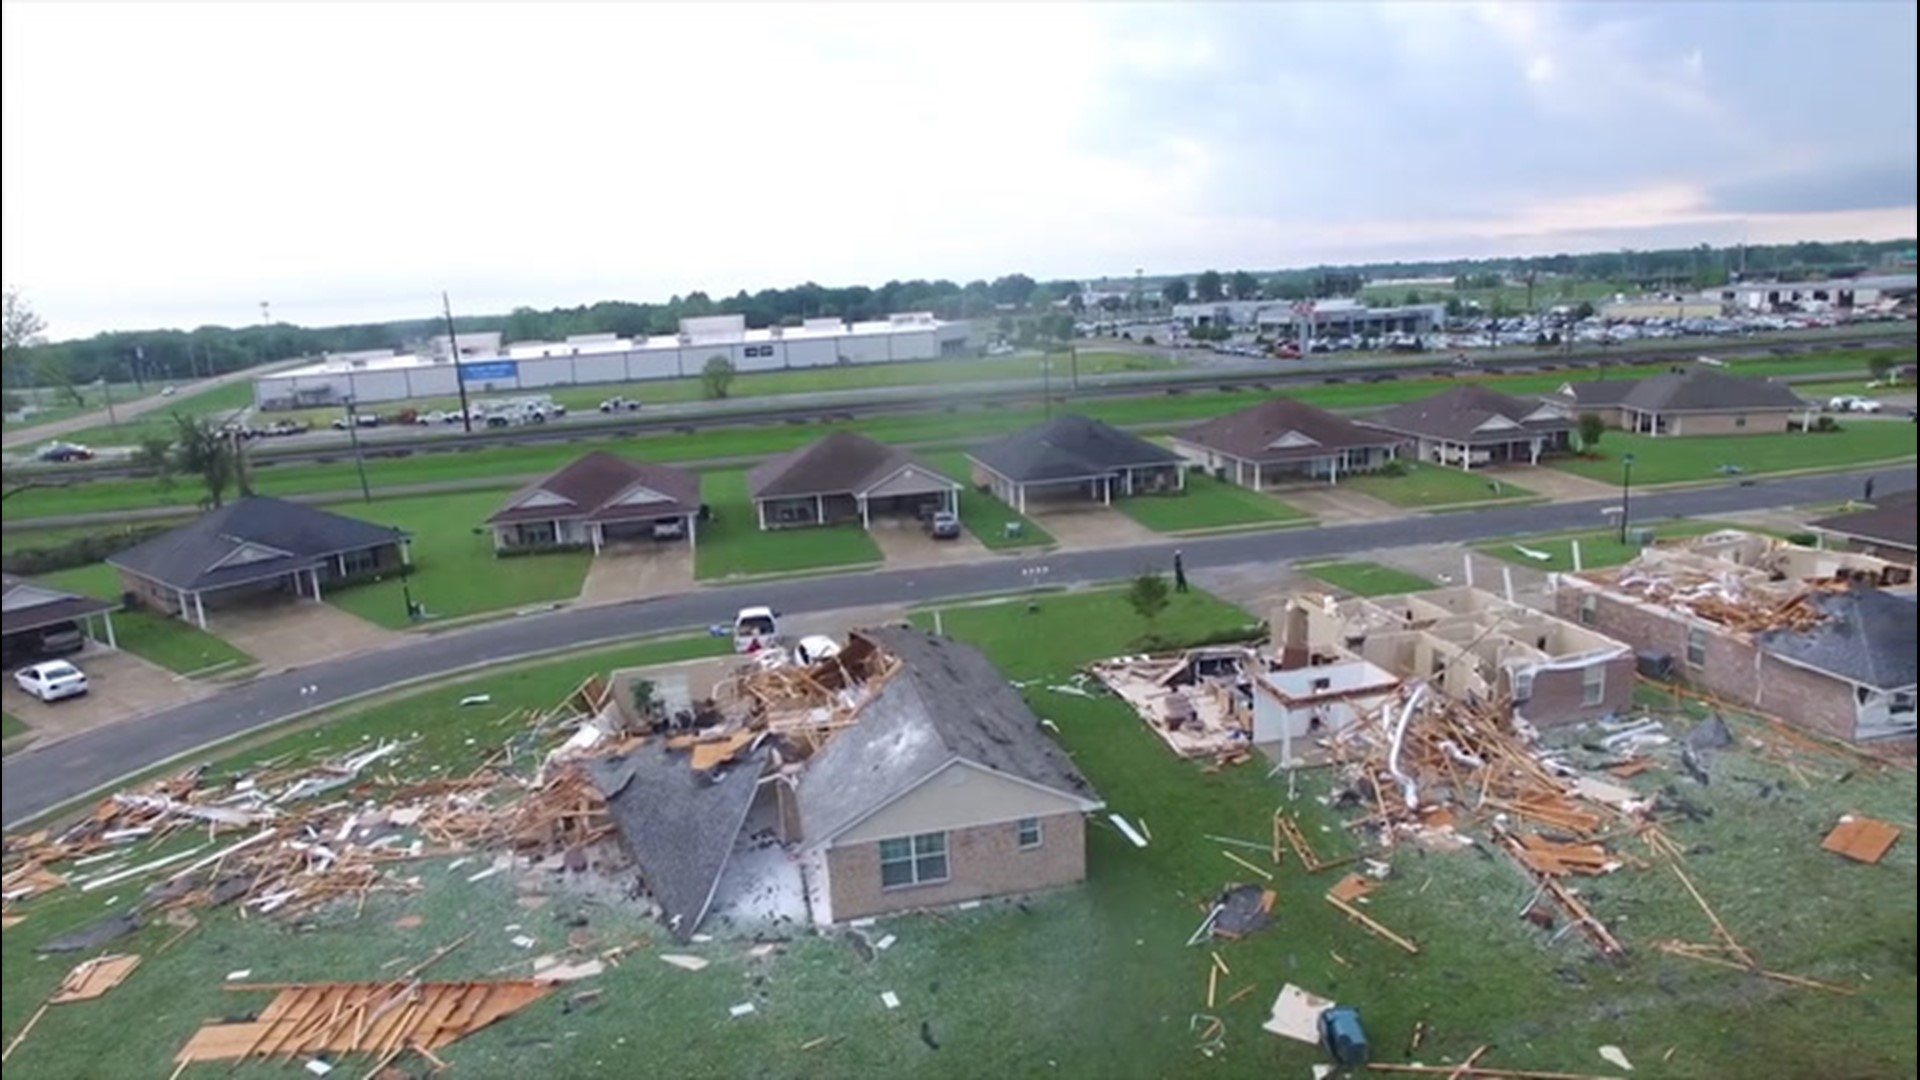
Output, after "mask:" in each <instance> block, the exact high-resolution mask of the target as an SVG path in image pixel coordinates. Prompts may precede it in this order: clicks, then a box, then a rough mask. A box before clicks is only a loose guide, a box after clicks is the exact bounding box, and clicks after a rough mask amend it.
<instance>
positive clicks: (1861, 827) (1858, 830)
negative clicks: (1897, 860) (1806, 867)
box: [1820, 815, 1900, 865]
mask: <svg viewBox="0 0 1920 1080" xmlns="http://www.w3.org/2000/svg"><path fill="white" fill-rule="evenodd" d="M1899 839H1900V830H1899V829H1897V828H1895V827H1894V826H1892V825H1889V824H1887V823H1886V822H1884V821H1875V820H1874V819H1873V818H1869V817H1858V816H1855V815H1848V816H1846V817H1843V818H1841V819H1840V824H1838V825H1836V826H1834V829H1833V831H1832V832H1830V833H1828V834H1827V838H1826V839H1825V840H1823V841H1821V843H1820V846H1821V847H1822V848H1824V849H1825V850H1827V851H1831V852H1833V853H1834V854H1835V855H1840V856H1844V857H1845V858H1849V859H1852V860H1854V861H1855V862H1863V863H1867V864H1869V865H1872V864H1874V863H1877V862H1879V861H1880V860H1881V859H1884V858H1886V856H1887V852H1889V851H1891V850H1893V845H1894V843H1895V842H1896V841H1898V840H1899Z"/></svg>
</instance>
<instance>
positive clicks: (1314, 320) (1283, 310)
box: [1173, 299, 1447, 341]
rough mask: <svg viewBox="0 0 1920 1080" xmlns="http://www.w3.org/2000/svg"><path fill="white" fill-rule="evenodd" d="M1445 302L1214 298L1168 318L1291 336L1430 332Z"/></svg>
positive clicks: (1179, 307) (1181, 307)
mask: <svg viewBox="0 0 1920 1080" xmlns="http://www.w3.org/2000/svg"><path fill="white" fill-rule="evenodd" d="M1446 320H1447V308H1446V305H1445V304H1405V305H1400V306H1397V307H1368V306H1367V305H1366V304H1364V303H1361V302H1360V301H1358V300H1351V299H1335V300H1300V301H1293V300H1219V301H1214V302H1211V303H1197V304H1175V305H1174V306H1173V321H1174V322H1177V323H1179V324H1181V325H1183V326H1186V327H1187V328H1189V329H1191V328H1194V327H1200V326H1208V327H1225V328H1227V329H1229V330H1247V331H1255V332H1259V333H1264V334H1272V335H1274V336H1276V337H1280V338H1285V339H1290V340H1293V341H1307V340H1310V339H1312V338H1324V337H1336V338H1337V337H1386V336H1388V335H1392V334H1400V335H1409V336H1417V335H1422V334H1431V333H1433V332H1435V331H1437V330H1439V329H1440V328H1441V327H1442V326H1443V325H1445V323H1446Z"/></svg>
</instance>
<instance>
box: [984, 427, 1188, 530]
mask: <svg viewBox="0 0 1920 1080" xmlns="http://www.w3.org/2000/svg"><path fill="white" fill-rule="evenodd" d="M967 460H968V461H969V462H970V463H971V464H972V466H973V482H974V484H975V485H977V486H979V487H982V488H985V489H988V490H991V491H992V492H993V494H994V495H995V496H996V497H997V498H999V500H1000V501H1001V502H1004V503H1006V504H1007V505H1008V506H1011V507H1013V508H1014V509H1016V510H1019V511H1021V512H1022V513H1025V512H1026V509H1027V504H1028V502H1030V501H1037V500H1043V499H1091V500H1093V501H1095V502H1099V503H1102V504H1111V503H1112V502H1113V500H1114V498H1115V497H1116V496H1117V497H1122V498H1124V497H1127V496H1132V495H1139V494H1143V493H1152V492H1163V491H1177V490H1180V489H1183V488H1185V487H1186V484H1187V471H1186V463H1185V459H1183V458H1182V457H1181V456H1180V455H1179V454H1177V453H1175V452H1173V451H1172V450H1169V449H1167V448H1166V447H1164V446H1161V445H1159V444H1158V443H1153V442H1148V441H1147V440H1146V439H1143V438H1141V437H1139V436H1138V435H1130V434H1128V433H1127V432H1124V431H1121V430H1120V429H1119V428H1116V427H1113V426H1112V425H1110V424H1104V423H1102V422H1100V421H1098V420H1092V419H1089V418H1087V417H1084V416H1075V415H1072V414H1069V415H1066V416H1058V417H1055V418H1054V419H1052V420H1049V421H1047V422H1046V423H1044V424H1040V425H1037V426H1035V427H1030V428H1027V429H1026V430H1025V431H1016V432H1014V433H1013V434H1012V435H1008V436H1007V437H1005V438H1003V439H999V440H997V441H995V442H991V443H988V444H987V445H985V446H982V447H980V448H979V449H977V450H975V451H973V452H972V453H970V454H968V455H967Z"/></svg>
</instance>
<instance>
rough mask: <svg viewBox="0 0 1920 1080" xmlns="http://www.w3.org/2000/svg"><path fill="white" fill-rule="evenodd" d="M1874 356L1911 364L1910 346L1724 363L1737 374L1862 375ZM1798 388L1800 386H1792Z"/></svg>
mask: <svg viewBox="0 0 1920 1080" xmlns="http://www.w3.org/2000/svg"><path fill="white" fill-rule="evenodd" d="M1876 356H1884V357H1886V358H1887V359H1888V360H1890V361H1892V362H1893V363H1894V364H1896V365H1898V364H1911V363H1913V356H1914V354H1913V350H1912V349H1836V350H1834V351H1833V352H1822V353H1805V354H1802V355H1799V356H1768V357H1736V358H1734V359H1730V360H1728V361H1727V362H1726V364H1727V370H1728V371H1731V372H1733V373H1734V374H1736V375H1752V376H1759V377H1765V376H1775V375H1819V374H1826V373H1828V372H1832V373H1834V374H1836V375H1844V374H1852V373H1856V372H1857V373H1858V374H1859V375H1860V376H1861V377H1862V378H1864V377H1865V376H1866V373H1867V371H1868V369H1869V367H1870V365H1872V363H1873V358H1874V357H1876ZM1795 389H1796V390H1797V389H1799V387H1797V386H1796V387H1795Z"/></svg>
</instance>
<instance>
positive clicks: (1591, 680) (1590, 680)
mask: <svg viewBox="0 0 1920 1080" xmlns="http://www.w3.org/2000/svg"><path fill="white" fill-rule="evenodd" d="M1606 700H1607V665H1605V664H1588V665H1587V666H1586V667H1584V668H1582V669H1581V670H1580V704H1582V705H1585V706H1588V707H1592V706H1594V705H1599V704H1601V703H1602V702H1604V701H1606Z"/></svg>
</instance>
